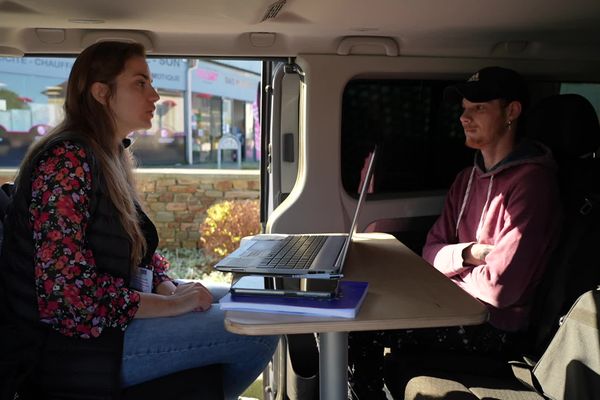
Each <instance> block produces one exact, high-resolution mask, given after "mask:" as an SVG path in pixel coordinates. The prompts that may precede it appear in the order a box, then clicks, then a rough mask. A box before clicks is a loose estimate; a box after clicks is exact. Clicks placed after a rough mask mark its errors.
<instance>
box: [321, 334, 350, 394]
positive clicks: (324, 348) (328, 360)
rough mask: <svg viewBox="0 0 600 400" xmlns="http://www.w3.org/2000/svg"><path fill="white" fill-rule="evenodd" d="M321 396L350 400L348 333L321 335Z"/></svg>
mask: <svg viewBox="0 0 600 400" xmlns="http://www.w3.org/2000/svg"><path fill="white" fill-rule="evenodd" d="M319 371H320V372H319V395H320V398H321V399H326V400H347V399H348V332H321V333H319Z"/></svg>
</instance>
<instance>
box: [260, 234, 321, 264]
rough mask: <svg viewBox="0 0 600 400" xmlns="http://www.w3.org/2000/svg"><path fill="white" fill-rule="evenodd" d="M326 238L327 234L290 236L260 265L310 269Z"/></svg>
mask: <svg viewBox="0 0 600 400" xmlns="http://www.w3.org/2000/svg"><path fill="white" fill-rule="evenodd" d="M326 240H327V237H326V236H310V235H298V236H289V237H287V238H286V239H284V240H283V243H282V244H281V246H279V247H277V248H275V249H273V252H271V253H270V254H269V255H268V257H267V258H266V259H265V260H264V263H263V264H261V265H259V267H260V268H283V269H285V268H288V269H308V268H309V267H310V265H311V264H312V262H313V260H314V259H315V257H316V255H317V253H318V252H319V250H320V249H321V247H323V244H324V243H325V241H326Z"/></svg>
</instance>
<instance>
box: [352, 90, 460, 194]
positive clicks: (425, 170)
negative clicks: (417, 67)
mask: <svg viewBox="0 0 600 400" xmlns="http://www.w3.org/2000/svg"><path fill="white" fill-rule="evenodd" d="M451 83H452V82H450V81H441V80H430V81H427V80H354V81H351V82H349V83H348V85H347V86H346V88H345V90H344V94H343V99H342V183H343V185H344V188H345V190H346V191H347V192H348V193H350V194H355V193H356V192H357V188H358V187H359V181H360V174H359V173H357V171H360V170H361V168H362V166H363V163H364V159H365V157H366V156H367V154H368V152H369V151H370V149H371V148H372V146H373V145H374V144H375V143H378V144H379V147H380V151H379V152H378V154H379V158H378V160H377V164H376V166H375V175H374V180H375V181H374V182H375V185H374V186H375V188H376V192H377V193H390V192H408V191H422V190H438V189H445V188H448V186H449V185H450V183H451V182H452V180H453V179H454V177H455V175H456V173H457V172H458V171H459V170H460V169H461V168H463V167H464V166H466V165H468V164H470V163H471V162H472V152H471V151H469V150H468V149H466V148H465V146H464V135H463V132H462V129H461V126H460V122H459V116H460V114H461V107H460V105H459V104H448V103H446V102H444V101H443V99H442V96H443V91H444V88H445V87H446V86H448V85H449V84H451ZM441 166H443V167H441Z"/></svg>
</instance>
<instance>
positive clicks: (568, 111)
mask: <svg viewBox="0 0 600 400" xmlns="http://www.w3.org/2000/svg"><path fill="white" fill-rule="evenodd" d="M524 129H525V134H526V135H527V136H528V137H530V138H533V139H535V140H538V141H540V142H542V143H544V144H546V145H547V146H548V147H549V148H550V149H551V150H552V152H553V154H554V156H555V159H556V161H557V163H558V166H559V174H558V176H559V185H560V191H561V198H562V203H563V214H564V223H563V229H562V232H561V235H560V242H559V243H558V246H557V248H556V250H555V252H554V253H553V256H552V257H551V261H550V265H549V266H548V270H547V271H546V272H545V273H544V275H543V277H542V280H541V281H540V283H539V286H538V290H537V292H536V298H535V302H534V309H533V312H532V313H531V316H532V317H531V324H530V328H529V332H528V341H529V343H528V346H527V347H528V351H529V352H530V354H529V355H531V356H533V358H536V359H537V358H538V357H539V356H540V355H541V354H542V353H543V351H544V350H545V349H546V347H547V345H548V343H549V342H550V340H551V338H552V336H553V335H554V333H555V332H556V330H557V329H558V323H559V319H560V317H561V316H563V315H564V314H566V312H567V311H568V309H569V307H570V305H571V304H573V302H574V301H575V300H576V299H577V298H578V297H579V296H580V295H581V294H582V293H584V292H586V291H588V290H591V289H594V288H595V287H596V286H597V285H598V284H599V283H600V261H599V260H600V258H599V257H598V251H599V250H600V246H599V244H600V159H598V158H596V157H595V154H596V152H597V151H598V148H599V147H600V124H599V123H598V116H597V115H596V112H595V110H594V108H593V106H592V105H591V104H590V103H589V101H588V100H586V99H585V98H584V97H582V96H579V95H575V94H568V95H555V96H551V97H548V98H546V99H544V100H542V101H540V103H538V104H537V105H536V107H535V108H533V109H532V110H531V111H530V112H529V113H528V115H527V117H526V119H525V121H524ZM540 200H541V201H543V199H540Z"/></svg>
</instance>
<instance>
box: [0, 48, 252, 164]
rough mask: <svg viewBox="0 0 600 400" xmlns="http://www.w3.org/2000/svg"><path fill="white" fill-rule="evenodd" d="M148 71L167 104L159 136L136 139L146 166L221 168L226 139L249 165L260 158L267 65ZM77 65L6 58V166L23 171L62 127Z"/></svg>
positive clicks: (0, 159) (168, 66)
mask: <svg viewBox="0 0 600 400" xmlns="http://www.w3.org/2000/svg"><path fill="white" fill-rule="evenodd" d="M148 64H149V67H150V70H151V72H152V78H153V80H154V82H153V85H154V87H155V88H156V89H157V91H158V92H159V94H160V95H161V99H160V100H159V102H158V103H157V109H156V113H155V117H154V120H153V124H152V128H150V129H149V130H147V131H144V132H134V133H133V135H132V137H133V138H134V139H135V143H134V147H133V149H134V152H135V154H136V156H137V157H138V159H139V160H140V164H141V165H142V166H151V165H177V164H182V165H183V164H190V163H193V164H213V163H215V162H216V159H217V154H216V145H217V143H218V140H219V139H220V138H221V137H222V135H223V134H231V135H233V136H235V137H236V138H237V140H238V141H239V142H240V145H241V146H242V152H241V154H242V158H243V159H245V160H248V161H257V160H258V159H259V158H260V143H259V141H258V140H257V139H258V138H259V137H260V133H259V130H260V129H259V124H258V115H259V113H258V103H257V91H258V87H259V83H260V65H261V64H260V62H259V61H229V60H225V61H214V60H187V59H172V58H169V59H167V58H160V59H149V60H148ZM72 65H73V59H71V58H0V139H1V141H0V165H3V166H15V165H18V163H19V161H20V159H21V158H22V156H23V154H24V152H25V151H26V149H27V147H28V146H29V144H31V142H32V141H34V140H35V138H36V137H38V136H40V135H43V134H45V133H46V132H47V131H48V130H49V129H51V127H53V126H55V125H56V124H57V123H58V122H59V121H60V120H61V119H62V104H63V102H64V93H65V82H66V80H67V78H68V75H69V72H70V69H71V67H72ZM235 154H236V153H235V152H231V155H229V157H230V158H235V156H234V155H235ZM226 157H227V156H226ZM230 161H236V160H233V159H232V160H230Z"/></svg>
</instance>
